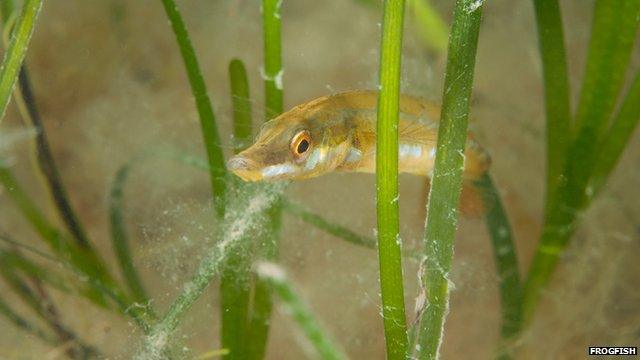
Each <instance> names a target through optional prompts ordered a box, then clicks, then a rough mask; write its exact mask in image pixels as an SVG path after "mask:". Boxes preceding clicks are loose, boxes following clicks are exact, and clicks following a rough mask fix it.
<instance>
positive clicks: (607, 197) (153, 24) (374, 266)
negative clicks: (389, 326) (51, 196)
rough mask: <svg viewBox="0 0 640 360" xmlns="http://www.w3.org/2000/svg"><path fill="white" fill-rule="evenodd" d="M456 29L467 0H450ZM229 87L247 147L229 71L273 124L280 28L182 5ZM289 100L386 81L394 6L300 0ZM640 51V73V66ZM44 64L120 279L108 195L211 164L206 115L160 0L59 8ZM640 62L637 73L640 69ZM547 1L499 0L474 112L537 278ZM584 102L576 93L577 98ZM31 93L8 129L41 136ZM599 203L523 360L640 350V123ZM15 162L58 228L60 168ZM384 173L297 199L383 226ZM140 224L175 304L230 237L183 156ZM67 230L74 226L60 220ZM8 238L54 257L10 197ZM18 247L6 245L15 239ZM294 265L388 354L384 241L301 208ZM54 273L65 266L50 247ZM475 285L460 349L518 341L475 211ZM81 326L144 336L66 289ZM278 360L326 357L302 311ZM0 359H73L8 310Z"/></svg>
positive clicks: (3, 205) (580, 47)
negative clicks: (267, 87)
mask: <svg viewBox="0 0 640 360" xmlns="http://www.w3.org/2000/svg"><path fill="white" fill-rule="evenodd" d="M432 2H433V3H434V5H435V7H436V8H437V10H438V12H439V13H440V14H444V15H443V16H444V18H445V19H446V20H447V21H449V20H450V14H451V10H452V2H450V1H445V0H439V1H435V0H434V1H432ZM179 6H180V8H181V9H182V12H183V16H184V18H185V20H186V22H187V25H188V28H189V31H190V35H191V39H192V41H193V43H194V46H195V48H196V51H197V55H198V59H199V61H200V65H201V67H202V70H203V72H204V76H205V80H206V82H207V86H208V89H209V95H210V96H211V98H212V101H213V104H214V107H215V112H216V116H217V119H218V125H219V127H220V131H221V133H222V134H223V140H224V144H225V151H226V153H227V154H230V153H231V152H232V151H231V144H232V143H231V136H230V135H229V134H230V133H231V119H232V111H231V99H230V96H229V80H228V75H227V67H228V63H229V61H230V60H231V59H232V58H234V57H237V58H240V59H242V60H243V61H244V62H245V64H246V66H247V69H248V72H249V80H250V84H251V95H252V101H253V110H254V115H255V116H254V124H256V126H257V124H259V123H260V122H261V121H263V116H262V114H263V113H264V111H263V95H262V94H263V83H262V78H261V75H260V74H261V72H260V67H261V64H262V31H261V18H260V12H259V6H258V4H257V2H254V1H246V0H233V1H224V2H223V1H205V0H197V1H195V0H193V1H181V2H179ZM562 6H563V10H564V15H565V21H566V23H565V30H566V44H567V49H568V51H569V54H570V55H569V63H570V64H569V65H570V76H571V83H572V85H573V88H574V89H576V88H578V85H579V84H580V76H581V74H582V71H583V68H584V52H585V49H586V45H587V42H588V39H589V28H590V18H591V10H590V9H591V8H592V6H591V2H588V4H585V2H584V1H578V0H573V1H569V0H567V1H562ZM282 9H283V14H282V21H283V51H284V53H283V62H284V77H283V84H284V93H285V108H290V107H292V106H294V105H296V104H299V103H301V102H303V101H306V100H309V99H312V98H314V97H318V96H322V95H326V94H329V93H333V92H337V91H342V90H349V89H365V88H367V89H373V88H375V87H376V83H377V67H378V46H379V29H380V27H379V22H380V17H381V12H380V10H379V9H377V8H376V7H371V6H366V5H362V4H361V2H358V1H349V0H341V1H338V0H332V1H322V2H317V1H285V2H284V4H283V8H282ZM415 28H416V26H415V23H413V21H411V20H409V23H408V26H407V29H406V33H405V46H404V58H403V79H402V81H403V84H402V87H403V91H404V92H406V93H410V94H414V95H419V96H423V97H426V98H429V99H432V100H434V101H439V98H440V96H441V89H442V83H443V73H444V63H445V56H443V55H438V54H434V53H432V52H428V51H426V50H425V48H424V46H423V44H422V42H421V40H420V38H419V37H418V36H417V32H416V29H415ZM639 60H640V55H639V54H638V49H636V52H635V54H634V55H633V60H632V61H633V62H634V64H636V65H638V64H640V61H639ZM27 64H28V66H29V70H30V73H31V77H32V83H33V88H34V91H35V96H36V100H37V104H38V106H39V109H40V112H41V115H42V118H43V121H44V123H45V127H46V130H47V134H48V135H49V138H50V141H51V145H52V148H53V151H54V155H55V159H56V161H57V164H58V166H59V169H60V172H61V175H62V178H63V180H64V183H65V184H66V186H67V187H68V191H69V193H70V198H71V201H72V203H73V205H74V207H75V208H76V210H77V211H78V213H79V214H80V218H81V220H82V222H83V224H84V225H85V227H86V229H87V230H88V233H89V235H90V237H91V238H92V240H93V241H94V243H95V244H96V247H97V248H98V249H99V250H100V251H101V253H102V254H106V255H105V257H106V259H107V262H108V264H109V265H110V267H111V268H112V269H113V271H112V272H113V273H114V274H118V276H119V273H118V271H117V270H116V269H117V266H116V259H115V256H114V255H113V250H112V248H111V244H110V233H109V224H108V221H109V214H108V206H109V203H108V194H109V187H110V186H111V184H112V182H113V180H114V176H115V174H116V171H117V170H118V169H119V168H120V167H121V166H122V165H123V164H125V163H126V162H127V161H129V160H130V159H131V158H132V157H133V156H135V155H136V154H139V153H140V152H142V151H149V150H150V149H159V148H162V149H178V150H180V151H182V152H185V153H188V154H194V155H198V156H204V149H203V145H202V141H201V134H200V127H199V123H198V117H197V112H196V110H195V107H194V104H193V98H192V96H191V92H190V89H189V87H188V83H187V79H186V76H185V73H184V67H183V64H182V60H181V58H180V57H179V53H178V49H177V46H176V44H175V38H174V36H173V33H172V32H171V30H170V27H169V26H168V25H167V20H166V17H165V14H164V11H163V9H162V6H161V3H160V1H154V0H139V1H135V2H132V1H124V0H103V1H89V2H87V1H85V2H82V1H48V2H45V5H44V8H43V11H42V13H41V16H40V18H39V21H38V26H37V29H36V33H35V36H34V38H33V42H32V46H31V48H30V49H29V53H28V57H27ZM636 68H637V66H636ZM540 71H541V70H540V61H539V56H538V48H537V38H536V36H535V24H534V18H533V10H532V5H531V4H530V2H528V1H517V2H514V1H507V0H494V1H488V2H487V5H486V9H485V13H484V20H483V24H482V28H481V34H480V40H479V50H478V58H477V65H476V77H475V85H474V86H475V89H474V96H473V104H472V124H471V127H472V129H473V130H474V131H475V132H476V134H477V138H478V140H479V141H480V142H481V143H482V144H483V145H484V146H485V147H486V148H487V149H488V150H489V152H490V153H491V155H492V158H493V165H492V170H491V173H492V175H493V176H494V179H495V181H496V183H497V185H498V187H499V189H500V190H501V195H502V197H503V200H504V201H505V204H506V208H507V212H508V214H509V216H510V219H511V221H512V223H513V227H514V231H515V235H516V239H517V250H518V255H519V259H520V261H521V264H520V268H521V271H525V270H526V269H527V267H528V265H529V262H530V259H531V256H532V254H533V251H534V249H535V246H536V243H537V241H538V237H539V232H540V227H541V212H542V206H543V200H542V199H543V182H544V169H545V165H544V109H543V98H542V88H541V81H540V76H541V75H540ZM575 97H577V94H574V98H575ZM23 128H24V127H23V125H22V123H21V121H20V116H19V114H18V111H17V108H16V107H15V104H12V105H11V106H10V108H9V111H8V113H7V117H6V118H5V119H4V120H3V122H2V125H1V126H0V132H5V131H6V132H10V131H18V130H19V129H23ZM630 144H631V145H630V146H629V148H628V149H627V150H626V152H625V155H624V156H623V159H622V161H621V163H620V164H619V165H618V169H617V171H616V172H615V174H614V176H613V177H612V179H611V181H610V182H609V184H608V185H607V188H606V190H605V191H603V193H602V194H601V196H600V197H599V199H598V200H597V201H596V202H595V204H594V205H593V207H592V208H591V209H590V210H589V211H588V212H587V213H586V214H585V215H584V218H583V219H582V226H581V227H580V230H579V231H578V232H577V233H576V236H575V237H574V240H573V242H572V244H571V245H570V247H569V250H568V251H567V253H566V255H565V256H563V258H562V263H561V266H560V267H559V268H558V271H557V272H556V274H555V275H554V277H553V281H552V284H551V286H550V288H549V291H548V292H547V293H546V294H545V296H544V301H543V303H542V306H541V308H540V309H539V311H538V313H537V316H536V318H535V320H534V323H533V325H532V326H531V328H530V329H529V330H528V331H527V332H526V334H525V336H524V337H523V340H522V342H523V346H522V350H521V351H522V352H521V356H522V358H566V359H569V358H576V357H583V356H584V354H585V351H586V347H587V346H589V345H602V344H620V345H635V346H638V345H639V343H640V335H639V334H640V333H639V331H640V328H639V327H638V324H639V323H640V306H639V304H640V291H639V290H638V286H637V284H638V281H639V278H640V268H639V265H638V264H640V261H639V260H640V251H638V250H639V249H638V247H639V246H640V205H639V204H640V202H639V201H638V200H640V198H639V194H640V193H639V192H638V190H637V183H638V181H640V171H639V170H638V167H637V166H635V164H638V163H639V162H640V145H639V143H638V134H636V136H635V137H634V139H632V140H631V142H630ZM0 150H2V151H4V152H3V155H6V156H8V157H9V159H10V160H11V163H12V164H13V165H12V170H13V171H14V172H15V174H16V176H17V177H18V179H19V180H20V183H21V184H23V186H24V187H25V188H26V189H27V191H28V193H29V195H31V197H32V198H33V199H35V200H36V201H37V203H38V205H39V206H40V207H41V209H43V210H46V213H47V214H48V215H49V218H50V219H56V215H55V211H54V209H53V207H52V206H51V204H50V203H49V202H48V197H47V195H46V194H45V192H44V190H43V187H42V184H41V181H40V180H41V179H39V178H38V177H37V176H34V175H33V174H34V172H33V168H32V161H31V160H30V157H29V155H28V153H29V152H30V147H29V141H27V140H23V141H17V142H14V143H13V145H12V146H11V147H10V149H8V150H3V149H0ZM374 195H375V178H374V176H371V175H364V174H331V175H327V176H324V177H321V178H317V179H312V180H307V181H301V182H295V183H293V184H292V185H291V186H290V187H289V188H288V189H287V191H286V197H287V198H288V199H291V200H295V201H296V202H298V203H300V204H303V205H304V206H306V207H307V208H308V209H311V210H313V211H314V212H316V213H317V214H321V215H322V216H324V217H326V218H327V219H329V220H332V221H335V222H337V223H339V224H342V225H345V226H347V227H349V228H350V229H351V230H353V231H355V232H357V233H360V234H363V235H367V236H373V235H374V234H373V229H374V228H375V198H374ZM124 196H125V203H124V209H125V212H124V215H125V218H126V221H127V224H128V231H129V233H130V237H131V242H132V244H131V246H132V250H133V255H134V261H135V264H136V266H137V268H138V269H139V271H140V273H141V276H142V279H143V282H144V283H145V285H146V287H147V289H148V291H149V293H150V295H151V296H152V299H153V300H152V304H153V306H154V307H155V308H156V309H160V310H161V311H160V312H161V313H162V312H163V311H164V310H165V309H166V308H167V306H168V305H169V304H170V303H171V302H172V300H173V299H174V298H175V297H176V295H177V294H178V293H179V292H180V291H181V289H182V286H183V283H184V282H185V281H187V280H188V279H190V278H191V276H192V274H193V273H194V271H195V269H196V267H197V265H198V263H199V260H200V259H202V257H203V256H204V253H205V252H206V249H209V248H210V247H211V246H213V244H214V243H215V242H216V239H215V238H214V234H215V230H216V229H217V228H218V227H219V226H220V225H221V224H217V223H216V222H215V221H214V220H212V219H214V211H213V209H212V207H211V202H210V185H209V180H208V176H207V173H206V172H203V171H201V170H198V169H195V168H193V167H189V166H185V165H184V164H181V163H178V162H176V161H173V160H170V159H167V158H166V157H164V158H163V157H157V156H151V157H149V158H146V159H145V160H144V161H142V162H139V163H136V165H135V166H134V167H133V168H132V170H131V174H130V179H129V181H128V183H127V185H126V188H125V195H124ZM424 200H425V199H424V184H423V180H422V179H421V178H418V177H413V176H408V175H407V176H404V175H403V176H401V187H400V205H401V221H402V223H401V233H402V239H403V243H404V247H405V248H418V247H419V246H420V244H421V239H422V232H423V221H424ZM56 221H57V223H60V221H58V220H56ZM0 231H2V232H3V233H8V234H10V235H11V236H12V237H13V238H15V239H17V240H19V241H20V242H21V243H25V244H29V245H31V246H34V247H36V248H38V249H43V250H45V251H46V246H45V245H44V244H42V243H41V242H40V241H38V239H37V237H36V236H35V234H34V233H33V232H32V231H31V229H30V227H29V226H28V224H27V223H26V222H25V221H24V219H23V218H22V217H21V215H20V214H19V213H18V212H17V210H16V209H15V207H14V206H13V204H12V203H11V202H10V201H8V199H7V197H6V196H5V194H3V193H2V192H1V191H0ZM2 246H4V245H2ZM279 252H280V254H279V260H278V262H279V263H280V264H281V266H282V267H283V268H284V269H285V270H286V271H287V273H288V275H289V277H290V278H291V280H292V282H293V283H294V284H295V286H296V289H297V290H298V291H299V292H300V293H301V294H302V295H303V297H304V299H305V300H306V301H307V302H308V303H309V306H310V308H311V309H312V310H313V312H314V313H315V314H316V316H317V318H318V319H320V322H321V323H322V325H323V326H324V328H326V329H327V331H328V332H329V333H330V334H331V335H332V337H333V338H335V339H337V340H338V343H339V344H340V345H341V347H342V348H343V349H345V351H346V352H347V353H348V355H349V356H350V357H352V358H354V359H377V358H383V354H384V337H383V329H382V321H381V318H380V299H379V285H378V259H377V253H376V252H375V251H373V250H370V249H367V248H364V247H358V246H356V245H353V244H350V243H347V242H345V241H343V240H341V239H339V238H336V237H333V236H331V235H329V234H327V233H325V232H323V231H321V230H319V229H316V228H314V227H312V226H311V225H309V224H307V223H304V222H303V221H301V220H300V219H299V218H297V217H294V216H292V215H290V214H286V213H285V215H284V225H283V231H282V237H281V240H280V251H279ZM33 258H34V259H35V261H37V262H38V263H40V264H42V265H43V266H47V267H52V268H53V269H56V270H62V271H63V270H64V269H61V267H60V266H59V265H57V264H52V263H51V262H49V261H47V260H43V259H41V258H39V257H38V256H37V255H35V256H34V257H33ZM417 269H418V264H417V263H416V262H415V261H413V260H411V259H406V260H405V268H404V274H405V297H406V304H407V309H408V313H409V321H412V320H413V319H414V317H415V314H413V311H412V309H413V305H414V301H415V297H416V295H417V286H418V279H417V276H416V273H417ZM452 280H453V283H454V284H455V290H454V291H453V293H452V298H451V312H450V314H449V316H448V318H447V323H446V329H445V339H444V345H443V358H445V359H457V358H490V357H491V355H492V353H493V351H494V349H495V345H496V343H497V341H498V339H499V329H500V303H499V297H498V282H497V275H496V273H495V268H494V264H493V258H492V253H491V247H490V242H489V238H488V235H487V232H486V229H485V226H484V223H483V221H482V220H481V219H463V220H461V222H460V229H459V231H458V237H457V243H456V253H455V258H454V269H453V275H452ZM0 289H1V290H0V293H2V295H3V297H4V298H6V300H7V301H9V303H10V304H12V306H14V307H15V308H16V309H17V310H18V311H19V312H20V313H21V314H24V316H25V317H28V318H32V319H37V317H35V316H34V315H33V314H31V313H30V312H29V310H28V309H27V308H26V306H25V305H24V304H23V303H22V302H21V300H20V298H19V297H17V296H15V294H13V293H12V292H11V291H9V289H8V287H7V285H6V284H5V283H3V282H0ZM51 296H52V298H53V299H54V301H55V303H56V304H57V307H58V311H59V317H60V319H61V320H62V322H63V323H64V324H65V325H66V326H68V327H69V328H71V329H74V331H75V332H76V333H77V334H79V336H80V337H81V338H82V339H83V340H84V341H85V342H87V343H90V344H92V345H94V346H96V347H97V348H99V349H100V351H101V352H102V353H104V354H105V355H107V356H109V357H115V358H122V359H126V358H129V357H130V356H131V355H132V354H133V353H134V352H135V351H136V350H137V349H138V347H139V346H140V344H141V341H142V333H141V331H140V330H139V329H138V328H137V326H136V325H135V324H134V323H133V322H131V321H130V320H129V318H125V317H123V316H121V315H118V314H117V313H116V312H112V311H107V310H101V309H98V308H96V307H95V306H94V305H92V304H91V303H89V302H88V301H86V300H83V299H82V298H81V297H79V296H74V295H73V294H71V295H69V294H65V293H64V292H61V291H58V290H51ZM218 301H219V299H218V284H217V282H216V283H215V284H214V285H213V286H210V287H209V290H208V291H207V292H206V293H205V295H204V296H202V297H201V298H200V299H199V300H198V301H197V303H196V304H195V306H194V308H193V309H192V310H191V311H189V313H188V315H187V317H186V318H185V319H184V321H183V325H182V326H181V327H180V328H179V332H178V336H177V337H176V339H177V341H176V343H177V344H179V347H182V346H184V348H185V349H188V350H187V351H186V352H185V353H184V354H185V356H186V357H196V356H198V355H200V354H203V353H206V352H208V351H211V350H215V349H218V348H219V347H220V341H219V332H220V324H219V317H220V316H219V315H220V314H219V312H220V310H219V306H218ZM271 325H272V328H271V333H270V341H269V345H268V356H267V357H268V358H269V359H283V358H284V359H298V358H306V357H309V352H308V344H307V343H306V340H305V339H304V337H303V335H302V334H301V333H300V331H299V330H298V328H297V325H296V324H295V323H294V322H293V321H292V319H291V318H290V317H289V316H288V315H287V313H286V312H284V311H281V310H278V307H277V306H276V310H275V311H274V314H273V319H272V321H271ZM0 328H1V329H2V331H0V358H8V359H14V358H21V359H32V358H33V359H40V358H43V357H46V356H49V357H50V358H55V357H56V356H62V354H64V349H59V348H54V347H52V346H50V345H49V344H47V343H45V342H42V341H40V340H38V339H37V338H36V337H34V336H32V335H27V334H26V333H25V332H24V331H22V330H20V329H17V328H16V327H15V326H13V325H12V324H11V323H10V322H8V321H7V320H6V319H5V318H4V317H0Z"/></svg>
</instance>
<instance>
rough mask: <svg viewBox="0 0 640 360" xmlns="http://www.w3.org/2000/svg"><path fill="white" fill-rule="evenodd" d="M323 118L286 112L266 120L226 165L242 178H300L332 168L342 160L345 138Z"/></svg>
mask: <svg viewBox="0 0 640 360" xmlns="http://www.w3.org/2000/svg"><path fill="white" fill-rule="evenodd" d="M325 120H326V119H323V118H320V117H312V118H309V117H302V116H291V115H288V114H286V113H285V114H283V115H281V116H280V117H278V118H276V119H273V120H270V121H268V122H266V123H265V124H264V125H263V126H262V129H261V130H260V132H259V134H258V136H257V137H256V140H255V141H254V143H253V144H252V145H251V146H250V147H249V148H247V149H246V150H244V151H242V152H240V153H239V154H237V155H235V156H233V157H232V158H231V159H229V161H228V162H227V168H228V169H229V170H230V171H231V172H233V173H234V174H235V175H237V176H239V177H240V178H242V179H243V180H245V181H270V180H300V179H307V178H312V177H316V176H319V175H322V174H325V173H327V172H329V171H332V170H333V169H335V167H336V166H337V165H338V164H339V162H340V161H342V160H344V156H345V155H344V154H346V152H347V151H346V148H347V146H346V144H347V142H348V140H347V134H346V132H344V131H341V129H339V127H336V123H335V122H331V121H325Z"/></svg>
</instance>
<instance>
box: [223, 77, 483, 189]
mask: <svg viewBox="0 0 640 360" xmlns="http://www.w3.org/2000/svg"><path fill="white" fill-rule="evenodd" d="M377 99H378V92H377V91H361V90H359V91H349V92H344V93H339V94H335V95H328V96H323V97H321V98H317V99H315V100H311V101H308V102H306V103H303V104H301V105H298V106H296V107H294V108H293V109H291V110H289V111H287V112H285V113H283V114H282V115H280V116H278V117H277V118H275V119H273V120H270V121H268V122H266V123H265V124H264V125H263V127H262V129H261V130H260V133H259V134H258V136H257V137H256V140H255V142H254V144H253V145H251V146H250V147H249V148H247V149H246V150H244V151H242V152H240V153H239V154H237V155H236V156H234V157H233V158H231V159H230V160H229V162H228V168H229V169H230V170H231V171H232V172H233V173H234V174H236V175H237V176H239V177H241V178H242V179H244V180H245V181H263V180H286V179H290V180H299V179H308V178H313V177H317V176H321V175H324V174H326V173H330V172H334V171H347V172H363V173H374V172H375V168H376V167H375V159H376V107H377ZM399 116H400V118H399V124H398V142H399V148H398V171H399V172H403V173H411V174H415V175H421V176H428V177H430V176H431V174H432V171H433V167H434V161H435V154H436V143H437V135H438V118H439V116H440V108H439V107H438V106H437V105H435V104H433V103H431V102H429V101H427V100H424V99H421V98H417V97H414V96H410V95H401V96H400V114H399ZM464 155H465V162H464V171H463V178H464V179H465V180H474V179H477V178H479V177H480V176H481V175H482V174H483V173H484V172H485V171H487V169H488V168H489V165H490V162H491V161H490V158H489V156H488V154H487V153H486V152H485V151H484V149H483V148H482V147H481V146H480V145H479V144H478V143H477V142H476V141H475V140H474V139H473V136H472V135H471V133H469V135H468V138H467V146H466V150H465V154H464Z"/></svg>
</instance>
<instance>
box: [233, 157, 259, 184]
mask: <svg viewBox="0 0 640 360" xmlns="http://www.w3.org/2000/svg"><path fill="white" fill-rule="evenodd" d="M227 169H229V170H230V171H231V172H232V173H234V174H236V175H237V176H239V177H240V178H241V179H242V180H244V181H258V180H260V179H261V178H262V174H261V172H260V169H259V166H258V164H257V163H256V162H255V161H253V160H251V159H249V158H247V157H245V156H242V155H236V156H234V157H232V158H231V159H229V161H227Z"/></svg>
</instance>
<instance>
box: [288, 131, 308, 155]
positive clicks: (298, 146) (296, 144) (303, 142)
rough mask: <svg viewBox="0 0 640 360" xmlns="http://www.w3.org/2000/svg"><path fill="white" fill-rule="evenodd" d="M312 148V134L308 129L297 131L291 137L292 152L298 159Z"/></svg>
mask: <svg viewBox="0 0 640 360" xmlns="http://www.w3.org/2000/svg"><path fill="white" fill-rule="evenodd" d="M310 148H311V136H310V135H309V132H308V131H307V130H302V131H299V132H298V133H296V134H295V135H294V136H293V138H292V139H291V152H292V153H293V154H294V155H295V156H296V158H297V159H298V160H300V159H302V158H303V157H304V156H305V154H306V153H307V152H308V151H309V149H310Z"/></svg>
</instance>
